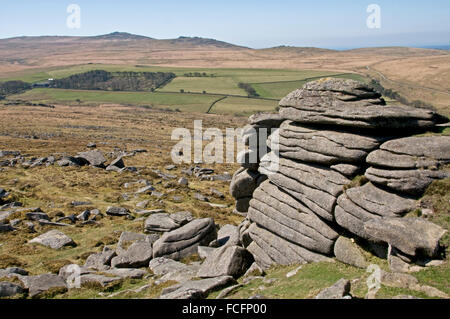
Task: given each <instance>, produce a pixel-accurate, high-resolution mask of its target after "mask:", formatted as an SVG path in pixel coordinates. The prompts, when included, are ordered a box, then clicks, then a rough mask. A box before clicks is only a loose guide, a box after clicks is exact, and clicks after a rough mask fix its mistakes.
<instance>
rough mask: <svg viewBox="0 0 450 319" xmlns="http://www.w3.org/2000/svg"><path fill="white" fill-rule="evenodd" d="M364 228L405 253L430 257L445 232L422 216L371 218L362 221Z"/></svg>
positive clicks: (371, 234)
mask: <svg viewBox="0 0 450 319" xmlns="http://www.w3.org/2000/svg"><path fill="white" fill-rule="evenodd" d="M364 230H365V231H366V232H367V233H368V234H369V235H370V236H372V237H374V238H377V239H378V240H380V241H384V242H387V243H388V244H390V245H392V246H393V247H395V248H397V249H398V250H400V251H402V252H403V253H405V254H407V255H410V256H416V257H430V258H432V257H435V256H436V254H437V252H438V249H439V240H440V239H441V238H442V236H443V235H444V234H445V233H446V232H447V231H446V230H445V229H443V228H442V227H440V226H438V225H436V224H433V223H431V222H429V221H427V220H424V219H422V218H401V219H400V218H382V219H373V220H369V221H367V222H366V223H364Z"/></svg>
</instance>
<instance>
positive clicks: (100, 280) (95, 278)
mask: <svg viewBox="0 0 450 319" xmlns="http://www.w3.org/2000/svg"><path fill="white" fill-rule="evenodd" d="M80 280H81V286H83V285H86V284H98V285H100V286H102V287H106V286H109V285H115V284H118V283H120V282H121V281H122V278H121V277H109V276H103V275H98V274H86V275H82V276H81V278H80Z"/></svg>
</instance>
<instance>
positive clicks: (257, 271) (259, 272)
mask: <svg viewBox="0 0 450 319" xmlns="http://www.w3.org/2000/svg"><path fill="white" fill-rule="evenodd" d="M264 275H265V271H264V269H262V268H261V267H260V266H259V265H258V264H257V263H256V262H254V263H253V264H251V266H250V267H249V268H248V269H247V271H246V272H245V274H244V278H245V277H250V276H264Z"/></svg>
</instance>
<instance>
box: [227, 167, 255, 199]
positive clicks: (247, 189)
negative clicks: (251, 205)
mask: <svg viewBox="0 0 450 319" xmlns="http://www.w3.org/2000/svg"><path fill="white" fill-rule="evenodd" d="M258 177H259V173H257V172H253V171H250V170H248V169H244V168H242V169H240V170H238V171H236V173H234V175H233V179H232V180H231V183H230V194H231V196H233V197H234V198H236V199H239V198H244V197H251V196H252V194H253V191H254V190H255V189H256V187H257V185H256V181H257V179H258Z"/></svg>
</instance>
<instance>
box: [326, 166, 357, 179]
mask: <svg viewBox="0 0 450 319" xmlns="http://www.w3.org/2000/svg"><path fill="white" fill-rule="evenodd" d="M330 168H331V169H332V170H335V171H337V172H339V173H341V174H342V175H344V176H346V177H353V176H356V175H357V174H358V172H359V171H360V169H361V168H360V166H358V165H352V164H336V165H332V166H330Z"/></svg>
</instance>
